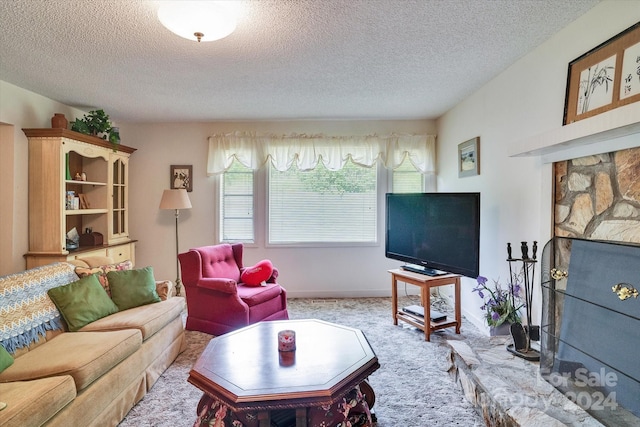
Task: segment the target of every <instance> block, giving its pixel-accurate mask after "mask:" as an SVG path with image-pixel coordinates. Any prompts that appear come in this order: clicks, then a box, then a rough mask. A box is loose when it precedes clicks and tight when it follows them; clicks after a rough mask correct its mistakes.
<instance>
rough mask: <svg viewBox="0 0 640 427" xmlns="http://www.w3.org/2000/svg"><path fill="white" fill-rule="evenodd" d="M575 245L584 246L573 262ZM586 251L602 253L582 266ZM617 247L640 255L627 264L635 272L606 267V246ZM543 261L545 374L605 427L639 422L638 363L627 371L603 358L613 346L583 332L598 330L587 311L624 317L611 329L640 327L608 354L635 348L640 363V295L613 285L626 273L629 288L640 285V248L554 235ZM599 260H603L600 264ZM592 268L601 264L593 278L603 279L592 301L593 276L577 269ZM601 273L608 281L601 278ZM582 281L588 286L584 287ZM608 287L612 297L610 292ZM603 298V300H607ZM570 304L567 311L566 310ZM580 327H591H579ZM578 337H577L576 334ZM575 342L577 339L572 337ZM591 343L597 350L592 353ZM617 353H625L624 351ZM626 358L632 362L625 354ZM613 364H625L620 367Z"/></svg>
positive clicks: (542, 360) (542, 369)
mask: <svg viewBox="0 0 640 427" xmlns="http://www.w3.org/2000/svg"><path fill="white" fill-rule="evenodd" d="M575 242H580V243H579V244H577V245H576V248H578V249H576V253H577V254H578V255H576V256H574V258H575V260H574V264H573V265H572V264H571V258H572V253H573V252H572V249H573V246H574V243H575ZM585 249H588V251H591V250H593V251H595V252H596V253H598V254H599V255H598V257H597V258H596V262H593V261H592V262H591V263H590V264H589V265H588V266H587V267H585V268H583V267H581V266H580V263H581V262H582V260H584V259H589V257H586V258H585V256H584V252H585ZM601 250H604V252H603V253H604V255H603V254H600V252H599V251H601ZM618 250H620V251H622V252H624V253H625V257H626V256H627V252H628V251H631V252H630V254H631V255H630V256H631V258H632V259H633V260H636V258H637V262H633V263H630V264H632V265H629V268H628V270H629V271H630V272H628V273H623V272H622V271H621V270H624V269H621V268H613V269H612V270H609V271H607V270H606V269H607V268H609V267H610V265H609V262H608V260H607V255H606V254H607V253H608V252H607V251H612V253H613V252H615V251H618ZM625 259H626V258H625ZM541 263H542V265H541V267H542V268H541V277H540V280H541V289H542V303H543V304H542V307H543V310H542V319H541V331H540V345H541V356H540V373H541V376H542V377H543V378H544V379H545V380H547V381H548V382H549V383H551V384H552V385H553V386H554V387H555V388H556V389H558V390H559V391H561V392H562V393H563V394H564V395H565V396H566V397H568V398H569V399H570V400H572V401H573V402H574V403H576V404H578V405H579V406H581V407H582V408H583V409H585V410H586V411H587V412H589V413H590V414H591V415H592V416H594V417H595V418H596V419H598V420H599V421H600V422H602V423H603V424H605V425H612V426H613V425H615V426H626V425H629V426H632V425H633V426H637V425H640V403H639V402H638V401H637V396H638V395H640V394H635V392H638V393H640V373H639V372H637V371H640V364H635V365H636V366H638V367H637V368H632V369H631V370H630V369H629V368H628V366H629V363H626V365H625V363H622V364H620V363H619V362H616V361H615V359H619V357H618V358H617V357H613V358H612V359H614V361H613V363H614V365H611V364H609V361H607V360H602V359H603V357H602V354H605V353H607V349H608V347H606V348H600V349H598V348H597V347H598V345H599V343H598V340H599V336H595V337H590V338H589V339H591V340H592V341H593V342H591V343H589V344H585V343H584V342H583V341H579V340H578V339H579V338H580V337H584V336H587V335H589V334H590V333H591V332H590V331H592V330H597V328H591V329H590V327H589V326H588V325H589V321H588V320H587V319H588V318H587V317H584V318H581V316H584V315H585V312H587V311H589V312H599V313H600V314H601V315H602V313H603V310H610V311H609V312H604V313H605V315H606V316H612V318H613V317H616V318H621V319H624V320H622V322H621V323H622V324H620V328H619V329H618V330H615V331H611V334H624V333H625V332H624V331H625V330H627V328H630V327H631V328H636V327H637V329H634V331H633V333H631V334H630V335H631V336H632V339H631V342H624V345H621V346H620V347H618V348H611V349H610V351H611V352H632V353H630V354H633V357H635V358H636V359H635V360H637V357H638V356H637V355H638V354H639V353H640V338H638V337H640V299H639V298H637V297H633V296H632V297H631V298H625V299H623V298H622V296H620V295H619V294H617V293H616V292H615V289H613V288H614V285H616V283H618V282H619V280H617V279H619V278H624V282H625V284H626V285H629V286H630V287H633V283H627V282H633V280H635V287H636V288H637V287H640V286H639V285H638V281H640V245H637V244H629V243H618V242H603V241H597V240H587V239H579V238H571V237H554V238H553V239H552V240H550V241H549V242H548V243H547V244H546V245H545V247H544V249H543V252H542V258H541ZM599 263H602V264H603V265H602V266H600V265H597V264H599ZM627 264H629V263H627ZM594 268H596V271H597V274H594V275H593V276H594V277H596V276H598V277H600V279H597V280H595V281H597V282H598V285H597V286H598V289H597V290H596V291H597V292H600V294H599V295H604V297H598V298H594V300H595V301H589V300H588V299H587V298H586V295H587V294H589V292H590V291H589V290H588V289H587V286H591V285H589V284H587V283H586V282H589V281H590V279H589V277H591V276H588V275H587V276H588V277H586V278H585V277H584V276H585V274H582V273H583V271H580V269H582V270H590V271H593V269H594ZM598 268H604V269H605V271H604V272H600V271H599V270H597V269H598ZM576 269H578V270H576ZM572 278H573V279H574V280H573V281H572ZM602 278H605V279H604V280H602ZM609 282H611V283H609ZM614 282H616V283H614ZM581 286H584V288H580V287H581ZM604 287H606V289H605V288H604ZM583 291H584V292H583ZM608 292H611V294H610V295H609V294H608ZM605 300H606V301H605ZM603 301H605V303H604V304H603ZM565 309H566V311H567V312H568V313H565ZM621 316H622V317H621ZM604 319H607V320H608V319H609V317H604ZM563 320H564V322H565V324H564V325H563ZM603 323H604V322H603ZM583 326H584V328H586V329H581V327H583ZM573 335H575V338H574V337H572V336H573ZM596 335H597V334H596ZM634 337H635V338H634ZM573 339H576V340H578V341H576V342H573V341H572V340H573ZM601 341H603V345H604V342H606V341H610V336H609V335H606V336H605V337H604V339H602V340H601ZM594 342H595V344H594ZM621 344H622V343H621ZM594 347H595V351H594V352H593V353H594V354H591V353H592V349H594ZM598 350H599V351H598ZM612 354H618V355H620V354H622V353H612ZM623 358H624V356H623ZM626 359H627V360H628V358H626ZM616 363H618V364H619V365H620V366H623V368H621V367H620V366H615V364H616ZM624 366H627V367H624ZM621 391H622V394H621V393H620V392H621ZM630 393H633V394H630ZM634 395H635V397H634Z"/></svg>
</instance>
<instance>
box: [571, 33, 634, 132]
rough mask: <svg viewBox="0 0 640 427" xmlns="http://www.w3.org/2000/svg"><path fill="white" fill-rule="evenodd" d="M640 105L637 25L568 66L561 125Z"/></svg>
mask: <svg viewBox="0 0 640 427" xmlns="http://www.w3.org/2000/svg"><path fill="white" fill-rule="evenodd" d="M637 101H640V22H639V23H637V24H635V25H633V26H632V27H629V28H627V29H626V30H624V31H623V32H621V33H620V34H618V35H616V36H615V37H613V38H611V39H609V40H607V41H606V42H604V43H602V44H601V45H599V46H596V47H595V48H593V49H591V50H590V51H589V52H587V53H585V54H584V55H582V56H580V57H579V58H576V59H574V60H573V61H571V62H570V63H569V73H568V76H567V90H566V99H565V106H564V122H563V123H564V124H565V125H568V124H570V123H573V122H576V121H578V120H582V119H586V118H588V117H593V116H595V115H598V114H601V113H604V112H605V111H609V110H613V109H614V108H618V107H620V106H622V105H626V104H630V103H632V102H637Z"/></svg>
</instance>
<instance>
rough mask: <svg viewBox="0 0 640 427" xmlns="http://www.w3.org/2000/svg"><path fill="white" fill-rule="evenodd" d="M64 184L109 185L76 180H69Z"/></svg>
mask: <svg viewBox="0 0 640 427" xmlns="http://www.w3.org/2000/svg"><path fill="white" fill-rule="evenodd" d="M64 183H65V184H75V185H107V183H106V182H94V181H77V180H75V179H68V180H66V181H65V182H64Z"/></svg>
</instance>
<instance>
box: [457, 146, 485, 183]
mask: <svg viewBox="0 0 640 427" xmlns="http://www.w3.org/2000/svg"><path fill="white" fill-rule="evenodd" d="M475 175H480V137H479V136H477V137H475V138H472V139H470V140H468V141H465V142H462V143H460V144H458V177H459V178H463V177H466V176H475Z"/></svg>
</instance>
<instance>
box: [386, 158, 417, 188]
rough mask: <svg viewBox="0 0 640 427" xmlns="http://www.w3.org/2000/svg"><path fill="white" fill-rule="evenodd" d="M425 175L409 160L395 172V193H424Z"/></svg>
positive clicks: (393, 180)
mask: <svg viewBox="0 0 640 427" xmlns="http://www.w3.org/2000/svg"><path fill="white" fill-rule="evenodd" d="M424 181H425V178H424V175H422V174H421V173H420V172H418V171H417V170H416V168H415V167H414V166H413V165H412V164H411V161H409V159H408V158H405V159H404V161H403V162H402V164H401V165H400V166H398V167H397V168H396V169H394V170H393V177H392V184H391V188H392V192H393V193H422V192H423V191H425V190H424Z"/></svg>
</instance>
